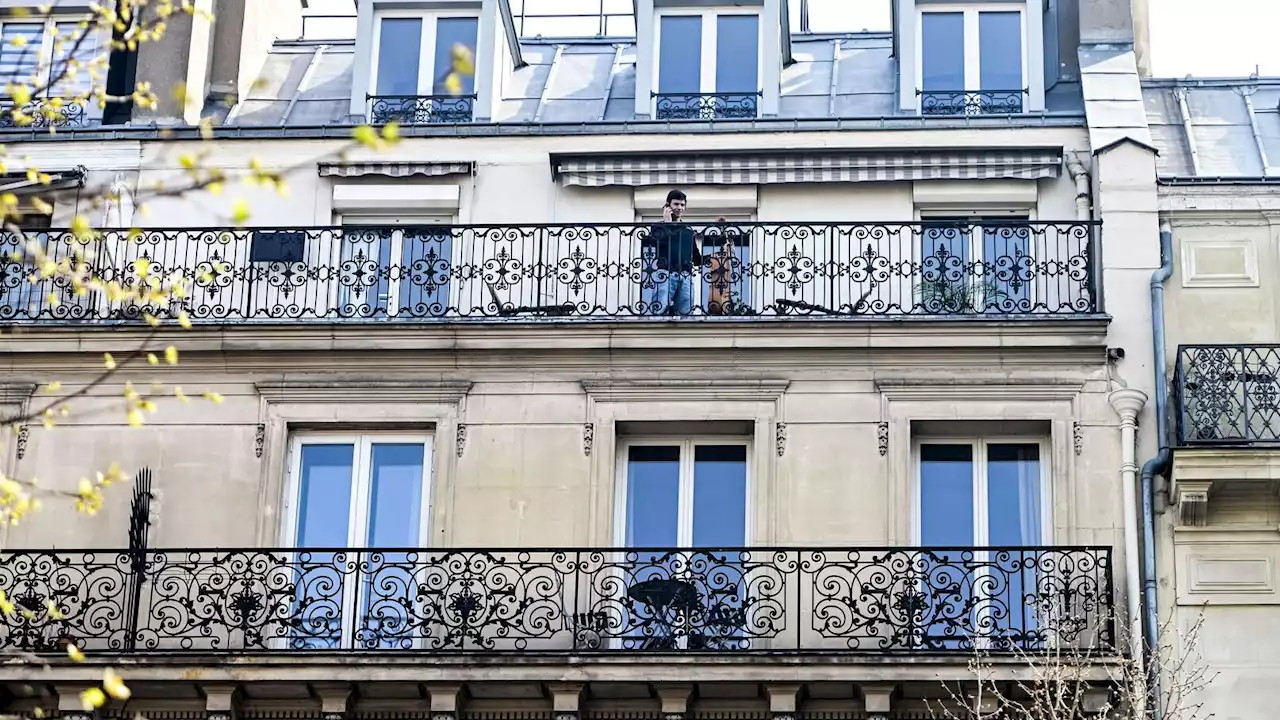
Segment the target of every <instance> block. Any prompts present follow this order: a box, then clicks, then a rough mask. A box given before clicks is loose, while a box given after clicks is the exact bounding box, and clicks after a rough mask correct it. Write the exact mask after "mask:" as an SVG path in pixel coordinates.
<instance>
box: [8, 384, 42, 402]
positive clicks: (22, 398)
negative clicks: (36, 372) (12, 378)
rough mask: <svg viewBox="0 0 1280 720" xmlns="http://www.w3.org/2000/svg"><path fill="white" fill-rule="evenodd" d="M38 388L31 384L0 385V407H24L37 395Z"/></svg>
mask: <svg viewBox="0 0 1280 720" xmlns="http://www.w3.org/2000/svg"><path fill="white" fill-rule="evenodd" d="M36 387H37V386H36V384H35V383H30V382H6V383H0V405H22V404H24V403H26V402H27V401H28V400H30V399H31V396H32V395H34V394H35V392H36Z"/></svg>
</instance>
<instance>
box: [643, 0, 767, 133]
mask: <svg viewBox="0 0 1280 720" xmlns="http://www.w3.org/2000/svg"><path fill="white" fill-rule="evenodd" d="M656 27H657V41H658V52H657V53H656V59H657V64H658V67H657V72H656V73H655V77H657V86H658V87H657V90H656V91H655V92H654V116H655V117H656V118H658V119H659V120H710V119H733V118H754V117H756V111H757V108H758V105H759V99H760V75H761V68H760V16H759V15H758V14H756V13H744V12H732V11H729V10H725V9H721V10H701V11H674V10H673V11H665V12H664V13H663V14H661V15H659V16H658V18H657V23H656Z"/></svg>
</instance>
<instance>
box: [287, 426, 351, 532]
mask: <svg viewBox="0 0 1280 720" xmlns="http://www.w3.org/2000/svg"><path fill="white" fill-rule="evenodd" d="M354 456H355V447H354V446H352V445H312V444H306V445H303V446H302V458H301V477H300V478H299V483H298V538H297V541H298V547H312V548H325V547H329V548H339V547H346V546H347V543H348V539H347V528H348V525H349V523H350V522H351V472H352V465H353V463H352V460H353V458H354Z"/></svg>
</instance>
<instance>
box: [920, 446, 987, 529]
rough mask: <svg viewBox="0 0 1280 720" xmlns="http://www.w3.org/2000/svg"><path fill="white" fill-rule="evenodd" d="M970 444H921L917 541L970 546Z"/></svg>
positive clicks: (971, 460)
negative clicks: (918, 530)
mask: <svg viewBox="0 0 1280 720" xmlns="http://www.w3.org/2000/svg"><path fill="white" fill-rule="evenodd" d="M973 511H974V506H973V447H972V446H970V445H921V446H920V544H921V545H925V546H960V547H967V546H972V545H973V543H974V537H973Z"/></svg>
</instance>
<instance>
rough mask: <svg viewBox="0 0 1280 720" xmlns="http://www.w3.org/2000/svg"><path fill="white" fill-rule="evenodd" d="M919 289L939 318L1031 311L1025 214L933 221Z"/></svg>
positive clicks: (926, 225)
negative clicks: (980, 313)
mask: <svg viewBox="0 0 1280 720" xmlns="http://www.w3.org/2000/svg"><path fill="white" fill-rule="evenodd" d="M920 245H921V247H920V276H919V278H918V282H919V285H918V286H917V288H916V292H917V293H918V295H919V297H918V301H919V305H920V306H921V308H922V309H923V310H925V311H926V312H930V313H936V314H940V315H955V314H965V313H976V312H988V313H1014V312H1029V311H1030V310H1031V308H1032V307H1033V305H1034V301H1035V300H1036V298H1035V297H1033V295H1034V293H1033V292H1032V284H1033V280H1034V278H1035V274H1034V272H1033V271H1034V258H1033V257H1032V252H1033V248H1032V247H1031V227H1030V225H1028V224H1027V217H1026V216H1025V215H1014V214H1010V215H1003V216H1001V215H988V216H985V217H929V218H925V219H924V222H923V232H922V234H921V240H920Z"/></svg>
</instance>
